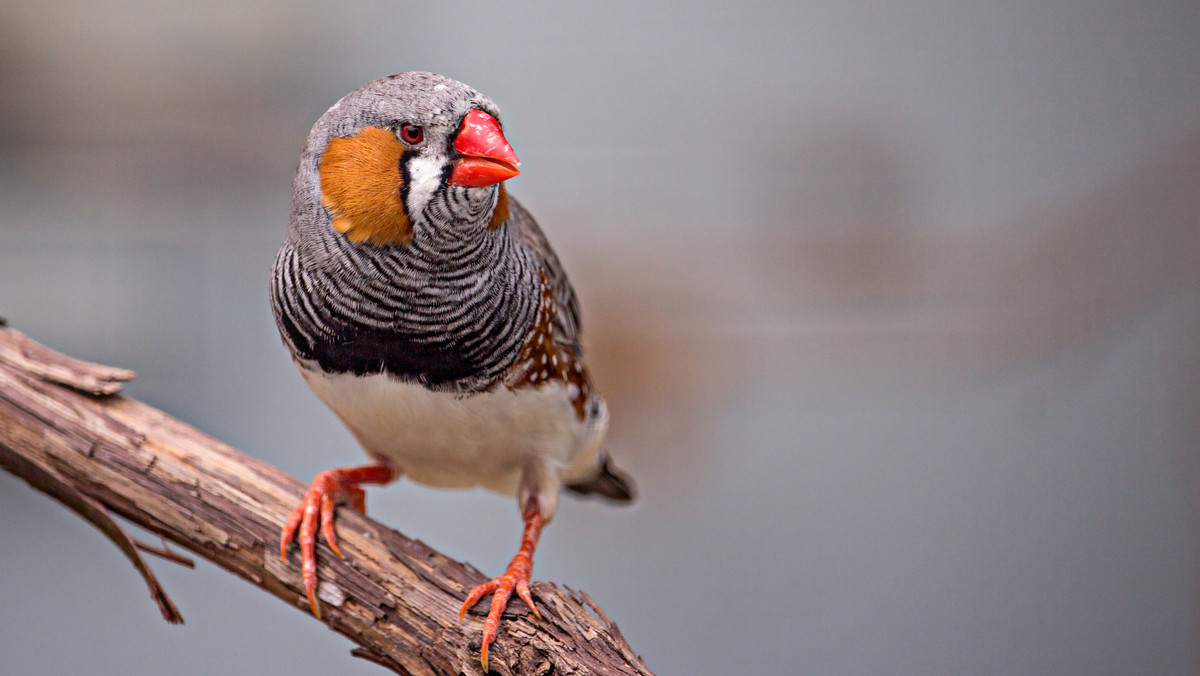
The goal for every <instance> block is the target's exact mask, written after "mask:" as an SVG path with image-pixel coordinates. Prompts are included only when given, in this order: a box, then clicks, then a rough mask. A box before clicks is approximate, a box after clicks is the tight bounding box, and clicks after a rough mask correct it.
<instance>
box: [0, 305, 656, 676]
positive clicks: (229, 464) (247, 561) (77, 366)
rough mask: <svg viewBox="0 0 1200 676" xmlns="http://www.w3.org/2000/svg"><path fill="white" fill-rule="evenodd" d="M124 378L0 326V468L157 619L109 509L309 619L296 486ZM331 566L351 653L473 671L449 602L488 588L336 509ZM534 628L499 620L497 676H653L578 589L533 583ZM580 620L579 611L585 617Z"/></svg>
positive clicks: (329, 601)
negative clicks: (286, 542) (289, 530)
mask: <svg viewBox="0 0 1200 676" xmlns="http://www.w3.org/2000/svg"><path fill="white" fill-rule="evenodd" d="M132 378H133V373H132V372H130V371H127V370H124V369H117V368H111V367H107V366H100V365H98V364H90V363H87V362H82V361H78V360H75V359H71V358H69V357H66V356H64V355H61V354H59V353H57V352H54V351H52V350H50V349H48V348H46V347H43V346H41V345H39V344H37V343H35V342H33V341H32V340H30V339H28V338H26V337H25V336H24V335H22V334H20V333H18V332H16V331H13V330H10V329H6V328H3V327H2V326H0V465H2V466H3V467H4V468H5V469H7V470H8V471H9V472H11V473H12V474H14V475H16V476H19V477H21V478H22V479H24V480H25V481H27V482H29V484H31V485H32V486H33V487H34V488H37V489H38V490H41V491H43V492H45V493H48V494H49V495H51V496H53V497H55V498H56V499H58V500H59V501H60V502H62V503H63V504H64V505H66V506H67V507H68V508H70V509H72V510H73V511H75V512H77V513H78V514H79V515H81V516H82V517H84V518H85V519H87V520H88V521H89V522H91V523H92V524H94V525H95V526H96V527H97V528H99V529H100V530H101V531H102V532H104V534H105V535H106V536H108V538H109V539H110V540H112V541H113V542H114V543H115V544H116V545H117V546H118V547H120V548H121V550H122V551H123V552H124V553H125V555H126V556H127V557H128V558H129V559H130V561H132V562H133V564H134V566H135V568H136V569H137V570H138V572H139V573H140V574H141V575H142V577H143V579H145V581H146V584H147V586H148V587H149V589H150V592H151V596H152V598H153V599H154V601H155V602H156V603H157V604H158V606H159V609H160V610H161V612H162V614H163V617H164V618H165V619H167V620H168V621H170V622H182V621H183V619H182V617H181V615H180V613H179V610H178V609H176V607H175V605H174V604H173V603H172V602H171V600H170V598H169V597H168V596H167V594H166V593H165V592H164V591H163V589H162V587H161V586H160V585H159V583H158V581H157V580H156V579H155V578H154V574H153V572H151V570H150V568H149V567H148V566H147V565H146V564H145V562H144V561H143V560H142V557H141V555H140V554H139V551H138V550H139V549H140V550H142V551H147V552H151V553H155V554H158V555H163V554H164V553H165V554H167V556H168V558H171V559H172V560H175V561H176V562H181V561H182V562H185V563H186V559H184V558H183V557H180V556H178V555H174V554H171V553H169V552H164V551H163V550H164V549H165V548H157V547H151V546H149V545H144V544H142V543H137V542H135V541H134V540H133V539H131V538H130V537H129V536H128V535H127V534H126V533H125V532H124V531H123V530H122V529H121V527H120V526H119V525H118V524H117V522H115V521H114V520H113V518H112V516H111V514H117V515H120V516H121V517H123V518H125V519H128V520H129V521H131V522H133V523H135V524H137V525H139V526H141V527H143V528H146V529H147V530H150V531H152V532H155V533H158V534H159V535H161V536H162V537H163V538H165V539H166V540H169V541H171V542H174V543H176V544H178V545H180V546H181V547H184V548H186V549H188V550H190V551H192V552H194V553H195V554H196V555H198V556H201V557H203V558H205V559H208V560H209V561H212V562H213V563H215V564H217V565H219V566H221V567H223V568H225V569H226V570H228V571H230V572H232V573H235V574H236V575H238V576H239V577H241V578H243V579H245V580H247V581H249V582H251V583H252V584H254V585H255V586H257V587H259V588H261V589H263V590H266V591H268V592H270V593H271V594H274V595H275V596H277V597H279V598H281V599H283V600H284V601H286V602H287V604H288V605H290V606H292V607H293V608H295V609H296V610H298V611H300V612H304V613H308V612H309V611H308V604H307V601H306V600H305V597H304V591H303V586H302V583H301V580H300V566H299V556H298V554H297V552H296V549H295V548H294V547H293V549H292V551H291V557H290V559H289V561H288V562H287V563H286V564H285V563H283V562H282V561H281V560H280V558H279V544H278V543H279V531H280V528H282V526H283V523H284V522H285V521H286V520H287V517H288V515H289V513H290V512H291V510H292V508H294V507H295V506H296V505H297V504H298V503H299V501H300V500H301V498H302V497H303V495H304V490H305V488H306V486H305V485H304V484H302V483H301V482H299V481H297V480H296V479H294V478H292V477H290V476H288V475H287V474H284V473H283V472H280V471H279V470H277V469H275V468H274V467H271V466H270V465H268V464H266V463H264V462H262V461H259V460H256V459H254V458H252V457H249V456H247V455H245V454H243V453H241V452H239V451H237V450H235V449H233V448H231V447H230V446H228V445H226V444H223V443H221V442H220V441H218V440H216V439H213V438H211V437H209V436H207V435H205V434H204V433H202V432H200V431H198V430H196V429H195V428H193V427H190V426H188V425H187V424H185V423H182V422H180V421H179V420H176V419H174V418H172V417H171V416H168V415H167V414H165V413H163V412H162V411H159V410H157V409H155V408H153V407H150V406H147V405H146V404H143V403H141V402H139V401H136V400H133V399H128V398H126V397H123V396H121V395H120V394H119V392H120V389H121V383H122V382H125V381H128V380H130V379H132ZM337 527H338V537H339V546H340V547H341V548H342V551H343V553H345V555H346V558H345V559H339V558H338V557H337V556H336V555H334V554H333V553H332V552H331V551H330V550H329V548H328V546H327V545H325V544H324V542H323V541H322V542H321V543H320V544H319V545H318V546H319V552H318V557H319V559H320V566H319V570H318V572H319V575H320V586H319V589H318V597H319V599H320V600H321V601H322V602H323V608H322V621H323V622H325V623H326V624H327V625H328V626H329V628H330V629H332V630H334V631H336V632H338V633H340V634H343V635H345V636H346V637H347V638H349V639H350V640H351V641H353V642H355V643H356V644H358V646H359V647H358V648H356V649H355V650H354V651H352V652H353V654H354V655H356V656H358V657H362V658H365V659H368V660H371V661H373V662H376V663H378V664H380V665H381V666H383V667H386V668H388V669H391V670H392V671H394V672H396V673H400V674H421V675H432V674H477V673H481V671H482V670H481V667H480V664H479V640H480V639H479V636H480V626H481V623H482V618H483V616H484V615H485V614H486V606H487V604H486V603H481V604H480V605H479V607H478V608H476V609H473V610H472V611H471V612H470V613H469V614H468V616H467V619H466V621H465V622H463V623H461V624H460V623H459V621H458V607H459V605H460V604H461V603H462V600H463V599H464V598H465V597H466V594H467V593H468V592H469V591H470V589H471V588H472V587H474V586H475V585H477V584H480V583H482V582H484V581H485V580H486V578H485V576H484V575H483V574H481V573H480V572H479V571H477V570H475V569H474V568H472V567H471V566H469V565H467V564H464V563H460V562H458V561H455V560H453V559H450V558H447V557H445V556H443V555H441V554H439V553H438V552H436V551H434V550H433V549H430V548H429V547H428V546H426V545H425V544H423V543H421V542H417V541H414V540H410V539H408V538H406V537H404V536H403V535H401V534H399V533H397V532H396V531H393V530H391V529H388V528H386V527H385V526H382V525H380V524H378V523H376V522H375V521H372V520H371V519H370V518H368V517H365V516H363V515H361V514H358V513H357V512H354V511H353V510H350V509H346V508H342V509H340V511H339V514H338V522H337ZM531 589H532V591H533V596H534V600H535V601H536V603H537V605H538V608H539V610H540V611H541V613H542V617H543V618H544V619H543V620H542V621H540V622H539V621H536V620H535V619H534V618H533V617H532V614H531V613H529V612H528V610H527V609H526V608H525V606H524V604H522V603H520V602H519V601H518V602H515V603H513V604H512V608H511V610H510V611H508V612H505V614H504V620H503V622H502V624H501V627H500V634H499V637H498V638H497V639H496V642H495V643H494V644H492V646H491V649H490V658H489V666H490V667H491V669H492V671H495V672H498V673H501V674H542V675H545V674H574V673H588V674H649V673H650V671H649V670H648V669H647V668H646V666H645V664H644V663H643V662H642V660H641V658H639V657H638V656H637V655H636V654H635V653H634V652H633V650H632V649H630V647H629V645H628V644H627V643H626V642H625V640H624V638H623V637H622V636H621V633H620V631H619V630H618V629H617V627H616V625H615V624H613V623H612V622H611V621H610V620H609V619H608V618H607V617H606V616H605V614H604V612H603V611H602V610H600V608H599V607H598V606H596V604H595V603H594V602H593V601H592V599H591V598H590V597H589V596H588V595H587V594H585V593H583V592H578V591H574V590H571V589H569V588H568V589H565V590H564V589H560V588H558V587H556V586H555V585H553V584H547V583H534V584H533V585H532V586H531ZM589 611H590V612H589Z"/></svg>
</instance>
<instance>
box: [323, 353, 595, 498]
mask: <svg viewBox="0 0 1200 676" xmlns="http://www.w3.org/2000/svg"><path fill="white" fill-rule="evenodd" d="M300 373H301V375H303V376H304V379H305V380H306V381H307V382H308V385H309V387H311V388H312V390H313V392H315V393H316V395H317V397H319V398H320V399H321V401H323V402H325V405H326V406H328V407H329V408H331V409H333V412H334V413H336V414H337V416H338V417H339V418H341V419H342V422H343V423H345V424H346V427H348V428H349V429H350V431H351V433H353V434H354V436H355V438H357V439H358V442H359V443H360V444H362V446H363V448H364V449H365V450H366V452H367V454H368V455H370V456H372V457H374V458H377V459H380V460H384V461H386V462H388V463H390V464H391V465H392V466H393V467H394V468H395V469H396V470H398V471H399V472H400V473H402V474H404V475H407V476H408V477H409V478H411V479H413V480H414V481H418V482H420V483H423V484H428V485H431V486H440V487H445V488H458V487H468V486H475V485H479V486H483V487H485V488H488V489H491V490H493V491H496V492H499V493H503V494H506V495H515V494H516V491H517V484H518V482H519V480H520V477H521V472H522V471H523V470H525V469H526V468H528V467H530V466H531V465H532V464H535V463H539V462H540V463H542V464H543V465H544V466H545V467H546V468H547V469H550V470H552V472H554V473H556V474H557V476H558V477H559V480H560V481H561V482H562V483H570V482H572V481H578V480H580V479H583V478H586V477H588V476H590V475H591V474H592V473H593V472H594V471H595V467H596V462H597V460H596V456H597V452H598V450H599V447H600V442H601V441H602V440H603V437H604V432H605V429H606V427H607V422H608V419H607V418H608V417H607V413H606V412H604V411H603V405H602V404H601V413H600V415H598V416H595V418H594V419H593V420H590V421H587V422H585V421H581V420H579V419H578V417H577V416H576V414H575V408H574V406H572V405H571V403H570V400H569V398H568V396H567V393H566V386H565V385H562V384H559V383H553V384H547V385H545V386H542V387H538V388H537V389H522V390H519V391H515V392H514V391H512V390H509V389H508V388H505V387H498V388H496V389H495V390H494V391H489V392H483V393H480V394H473V395H469V396H459V395H454V394H450V393H445V392H433V391H430V390H428V389H426V388H425V387H422V386H421V385H419V384H415V383H406V382H402V381H400V380H397V379H395V378H392V377H391V376H387V375H384V374H376V375H369V376H356V375H352V374H338V375H327V374H323V373H320V372H316V371H310V370H308V369H305V368H303V367H301V368H300Z"/></svg>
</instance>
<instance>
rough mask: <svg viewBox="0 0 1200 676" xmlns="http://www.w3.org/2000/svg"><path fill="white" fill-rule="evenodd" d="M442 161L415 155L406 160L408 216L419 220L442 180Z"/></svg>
mask: <svg viewBox="0 0 1200 676" xmlns="http://www.w3.org/2000/svg"><path fill="white" fill-rule="evenodd" d="M442 166H443V163H442V161H441V160H440V159H438V158H436V157H428V156H425V155H415V156H413V157H411V158H409V160H408V201H407V202H406V203H405V205H406V206H407V207H408V216H409V218H411V219H413V220H414V221H416V220H420V215H421V214H422V212H424V211H425V206H426V205H427V204H429V200H431V199H433V194H434V193H435V192H437V189H438V186H439V185H440V184H441V181H442Z"/></svg>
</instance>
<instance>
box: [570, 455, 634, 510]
mask: <svg viewBox="0 0 1200 676" xmlns="http://www.w3.org/2000/svg"><path fill="white" fill-rule="evenodd" d="M567 488H568V489H570V490H572V491H574V492H576V493H579V494H580V495H591V494H593V493H594V494H597V495H602V496H604V497H606V498H608V499H609V500H613V501H615V502H633V501H634V500H636V499H637V487H636V486H635V485H634V483H633V478H632V477H630V476H629V475H628V474H626V473H625V472H622V471H621V470H620V469H618V468H617V467H616V466H615V465H613V464H612V461H611V460H610V459H609V457H608V454H607V453H606V454H604V456H603V458H602V459H601V460H600V471H599V472H597V473H596V475H595V476H593V477H592V478H590V479H585V480H583V481H579V482H576V483H573V484H567Z"/></svg>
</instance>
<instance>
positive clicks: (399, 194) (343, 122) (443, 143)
mask: <svg viewBox="0 0 1200 676" xmlns="http://www.w3.org/2000/svg"><path fill="white" fill-rule="evenodd" d="M518 166H520V162H519V161H518V160H517V155H516V153H514V152H513V149H512V147H511V146H510V145H509V143H508V140H507V139H505V138H504V133H503V131H501V128H500V113H499V111H498V110H497V108H496V105H495V104H494V103H492V101H491V99H489V98H487V97H486V96H483V95H482V94H480V93H479V92H477V91H475V90H474V89H471V88H470V87H468V86H466V85H464V84H462V83H461V82H456V81H455V80H451V79H449V78H445V77H442V76H440V75H434V74H433V73H418V72H414V73H400V74H397V75H391V76H388V77H385V78H382V79H379V80H376V81H374V82H372V83H370V84H367V85H365V86H363V87H361V88H359V89H358V90H356V91H354V92H351V93H350V94H347V95H346V96H345V97H344V98H342V100H341V101H338V102H337V103H336V104H335V105H334V106H333V107H332V108H330V109H329V110H328V111H327V112H326V113H325V114H324V115H322V116H321V118H320V119H319V120H317V123H316V125H314V126H313V129H312V131H311V132H310V133H309V136H308V142H307V144H306V145H305V149H304V153H303V155H302V156H301V158H300V168H299V171H298V172H297V176H296V182H295V185H294V186H293V190H292V213H291V217H292V225H293V227H294V228H297V227H298V228H300V229H301V230H302V231H304V230H311V229H314V228H325V229H326V232H329V231H332V232H335V233H340V235H341V236H344V237H345V238H346V239H348V240H349V241H351V242H354V243H356V244H359V243H365V244H371V245H375V246H389V245H403V244H408V243H409V242H411V241H412V239H413V237H414V236H415V235H416V234H417V233H418V232H419V231H421V230H422V229H428V230H429V232H430V233H431V234H436V233H437V231H439V230H447V229H458V228H463V227H467V228H470V227H477V226H480V227H482V226H486V227H488V228H495V227H498V226H499V225H500V224H502V223H503V222H504V221H505V220H506V219H507V218H508V203H507V196H506V194H505V192H504V184H503V181H505V180H506V179H509V178H512V177H513V176H516V175H517V174H518V173H520V172H519V171H518V170H517V167H518Z"/></svg>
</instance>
